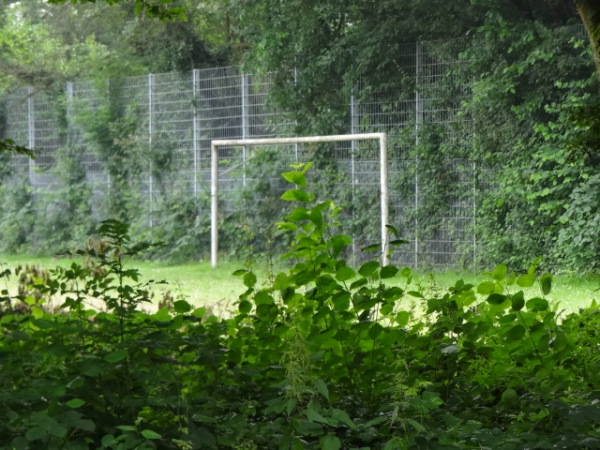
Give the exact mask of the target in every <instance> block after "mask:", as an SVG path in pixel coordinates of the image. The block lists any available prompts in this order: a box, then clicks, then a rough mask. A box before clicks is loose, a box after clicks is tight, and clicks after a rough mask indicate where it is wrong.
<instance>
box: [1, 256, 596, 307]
mask: <svg viewBox="0 0 600 450" xmlns="http://www.w3.org/2000/svg"><path fill="white" fill-rule="evenodd" d="M72 262H73V261H72V260H70V259H68V258H40V257H28V256H15V255H4V256H2V255H0V271H1V270H4V269H5V268H10V269H13V270H14V269H15V268H16V267H17V266H18V265H25V264H29V265H38V266H40V267H43V268H47V269H51V268H53V267H56V266H57V265H60V266H69V265H70V264H71V263H72ZM79 262H81V261H79ZM125 266H126V268H137V269H138V270H139V272H140V274H141V275H142V278H141V280H140V281H148V280H155V281H162V280H164V281H166V282H167V284H157V285H156V286H155V287H154V288H153V294H154V297H153V302H154V303H155V304H156V303H158V302H159V301H160V299H161V298H163V297H164V296H165V295H170V296H171V297H173V298H175V299H177V298H185V299H187V300H188V301H189V302H191V303H192V304H194V305H197V306H209V307H211V308H212V309H213V310H214V311H215V312H219V311H227V310H231V309H233V308H235V302H236V300H237V298H238V296H239V295H240V294H241V293H242V292H244V290H245V286H244V285H243V282H242V279H241V277H236V276H233V275H232V274H233V272H234V271H236V270H238V269H244V268H247V267H246V265H245V264H244V263H242V262H224V263H219V267H218V268H216V269H215V268H212V267H211V266H210V263H209V262H190V263H184V264H168V263H164V262H152V261H127V260H126V261H125ZM253 270H254V271H255V272H256V273H257V275H258V278H259V286H260V285H265V286H266V283H267V282H268V276H267V274H268V270H267V266H266V264H263V263H256V264H255V267H253ZM460 279H463V280H464V281H465V282H467V283H471V284H474V285H477V284H478V283H480V282H482V281H486V280H490V279H491V278H489V277H486V276H485V274H483V273H482V274H473V273H469V272H457V271H451V270H445V271H435V272H428V271H413V273H412V278H411V280H407V279H406V278H404V277H401V276H396V277H395V278H391V279H388V280H386V282H388V283H393V284H396V285H399V286H401V287H402V288H404V289H406V290H407V291H416V290H419V289H422V290H424V292H425V293H426V294H427V295H436V294H437V295H443V294H444V292H445V291H446V290H447V288H448V287H450V286H452V285H454V283H455V282H456V281H457V280H460ZM0 288H2V289H5V288H8V289H9V290H10V291H11V292H15V288H16V280H15V278H14V277H13V278H12V279H10V280H8V281H7V280H6V279H0ZM509 289H510V291H511V292H516V291H518V290H520V289H521V288H519V287H518V286H516V285H514V286H512V287H510V288H509ZM525 293H526V296H527V297H528V298H530V297H534V296H541V290H540V289H539V287H537V286H534V287H531V288H528V289H525ZM546 298H547V299H548V300H549V301H550V302H551V303H553V304H555V305H556V304H558V309H559V310H563V309H564V310H566V311H574V310H577V309H578V308H580V307H585V306H588V305H589V304H590V302H591V301H592V300H593V299H596V300H598V299H600V275H596V274H590V275H585V276H574V275H567V274H562V275H555V276H554V279H553V285H552V292H551V293H550V295H548V296H547V297H546ZM419 301H420V300H419V299H416V298H413V297H410V296H407V302H406V307H410V306H414V305H418V303H419Z"/></svg>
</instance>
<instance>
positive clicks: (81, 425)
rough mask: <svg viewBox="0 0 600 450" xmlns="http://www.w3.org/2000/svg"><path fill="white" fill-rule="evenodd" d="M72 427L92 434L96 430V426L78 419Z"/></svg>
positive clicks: (89, 421) (86, 420) (85, 420)
mask: <svg viewBox="0 0 600 450" xmlns="http://www.w3.org/2000/svg"><path fill="white" fill-rule="evenodd" d="M74 426H75V428H78V429H80V430H83V431H90V432H92V431H95V430H96V424H95V423H94V422H92V421H91V420H88V419H79V420H78V421H77V422H75V423H74Z"/></svg>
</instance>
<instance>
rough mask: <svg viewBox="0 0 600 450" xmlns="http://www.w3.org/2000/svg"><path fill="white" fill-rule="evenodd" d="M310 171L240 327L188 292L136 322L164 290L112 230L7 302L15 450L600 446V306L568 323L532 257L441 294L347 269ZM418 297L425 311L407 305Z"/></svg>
mask: <svg viewBox="0 0 600 450" xmlns="http://www.w3.org/2000/svg"><path fill="white" fill-rule="evenodd" d="M307 168H308V166H298V167H297V170H296V171H294V172H288V173H285V174H284V177H285V178H286V179H287V180H288V181H290V182H293V183H295V184H296V187H295V188H294V189H291V190H289V191H288V192H287V193H286V194H284V196H283V198H284V199H287V200H291V201H297V202H299V205H300V206H298V207H297V208H296V209H294V210H293V211H292V212H291V213H290V214H289V215H288V216H287V217H286V218H285V220H284V221H283V222H281V223H280V224H279V228H280V229H281V230H282V232H289V233H292V234H293V236H294V242H293V245H292V247H291V248H290V251H289V253H288V254H287V255H285V258H286V259H287V260H288V261H289V262H290V269H289V270H287V271H283V272H280V273H277V274H273V276H272V277H269V278H268V280H267V282H265V283H263V282H259V281H258V280H257V277H256V275H255V274H254V273H253V272H251V271H248V270H240V271H237V272H236V273H235V275H237V276H240V277H242V279H243V283H244V285H245V286H246V287H247V290H246V291H245V292H244V293H242V294H241V295H240V297H239V302H238V304H237V313H236V314H235V315H234V316H233V317H231V318H227V319H223V318H218V317H216V316H214V315H211V314H208V313H207V311H206V310H205V309H203V308H196V309H194V308H193V307H192V306H191V305H190V304H189V303H188V302H187V301H185V300H177V301H174V302H172V304H170V305H166V306H164V307H162V308H160V309H159V310H158V311H157V312H155V313H146V312H142V311H140V306H141V305H143V303H144V302H146V301H149V297H148V287H149V286H148V284H146V283H139V282H138V281H137V280H138V278H139V273H138V272H137V270H136V269H128V268H126V267H125V266H124V265H123V257H125V256H127V255H135V254H136V253H137V252H139V251H140V250H142V249H143V246H135V245H132V244H131V243H130V241H129V237H128V235H127V232H128V228H127V226H126V225H124V224H122V223H119V222H116V221H106V222H104V223H103V224H102V227H101V228H100V230H99V231H100V232H101V234H103V235H104V236H105V239H104V242H105V243H106V245H104V246H103V248H101V249H95V250H86V251H81V252H79V253H80V254H84V253H85V255H86V256H87V257H88V258H89V259H90V261H92V262H89V263H86V264H82V265H80V264H77V263H73V264H72V265H71V266H70V267H68V268H64V267H63V268H57V269H55V270H53V271H51V272H50V274H49V275H48V276H44V277H34V278H33V279H32V281H31V282H30V285H31V286H30V287H29V291H27V290H25V291H23V292H21V294H20V295H19V296H17V297H16V298H11V297H10V296H9V295H8V293H6V292H5V293H4V294H3V297H2V298H1V300H2V304H3V308H2V312H1V318H0V327H1V331H2V337H1V338H0V448H2V449H115V450H116V449H120V450H125V449H155V448H157V449H215V448H223V449H227V448H232V449H324V450H337V449H342V448H344V449H385V450H392V449H467V448H477V449H481V448H489V449H524V448H529V449H551V448H552V449H555V448H564V449H568V448H571V449H582V448H600V429H599V424H600V407H599V405H598V402H599V400H600V390H599V387H600V370H599V364H598V345H599V343H600V318H599V316H598V312H597V305H596V304H592V305H591V306H590V307H589V308H587V309H584V310H581V311H580V312H578V313H573V314H569V315H566V316H564V317H559V316H558V315H557V313H556V311H553V310H552V308H550V306H549V304H548V301H547V300H546V299H545V298H544V296H545V295H547V294H548V293H549V292H550V290H551V285H552V277H551V276H550V275H541V276H538V274H537V273H536V267H535V265H534V266H532V267H531V268H530V269H529V270H528V271H527V273H525V274H523V275H520V276H519V277H516V276H513V275H511V274H508V273H507V271H506V267H504V266H499V267H497V268H496V269H495V270H493V271H491V272H490V273H488V274H486V276H487V278H488V281H484V282H483V283H480V284H479V285H477V286H473V285H470V284H465V283H464V282H463V281H461V280H459V281H457V282H456V284H455V285H454V286H453V287H451V288H450V289H448V290H447V292H440V293H439V294H435V295H431V294H429V295H424V294H423V293H422V292H419V291H412V292H405V290H404V289H403V288H401V287H398V286H389V285H386V280H387V279H390V278H392V277H394V276H396V275H397V274H398V273H399V269H398V268H396V267H394V266H392V265H386V266H381V265H380V263H379V262H377V260H372V261H369V262H366V263H364V264H362V265H361V266H360V267H358V268H351V267H349V266H347V264H346V262H345V259H344V257H343V254H344V251H345V249H346V248H347V246H348V245H349V244H350V243H351V242H350V238H349V237H347V236H345V235H343V234H340V233H338V229H339V226H338V224H337V223H336V215H337V212H338V211H337V209H336V208H335V206H334V205H333V204H332V203H331V202H328V201H325V202H316V201H315V199H314V197H313V195H312V194H310V193H309V192H307V190H306V180H305V171H306V170H307ZM392 231H393V229H392ZM400 243H401V241H399V240H398V241H392V244H400ZM403 270H404V274H405V275H406V276H409V275H410V274H409V271H408V270H407V269H403ZM10 275H11V274H10V272H9V271H5V273H4V274H3V276H6V277H8V276H10ZM536 283H537V284H538V285H539V288H540V296H539V297H533V298H525V296H524V294H523V291H522V290H521V288H526V287H530V286H532V285H534V284H536ZM56 294H58V295H61V296H62V297H63V298H65V299H66V300H65V304H64V305H63V307H62V308H60V310H58V311H56V312H51V311H48V308H45V307H44V298H46V297H49V296H52V295H56ZM477 294H479V296H481V295H483V296H484V297H485V301H480V300H478V295H477ZM90 297H94V298H97V299H101V300H102V301H103V302H104V305H105V307H106V312H98V311H96V310H90V309H87V308H86V306H85V305H86V303H85V300H86V299H88V298H90ZM426 297H427V298H426ZM409 298H410V299H414V298H418V299H420V301H422V304H423V305H425V308H426V309H427V313H426V314H424V315H423V314H418V315H413V314H412V313H411V311H410V310H404V309H402V307H403V305H404V304H405V303H407V302H408V299H409ZM411 302H412V300H411Z"/></svg>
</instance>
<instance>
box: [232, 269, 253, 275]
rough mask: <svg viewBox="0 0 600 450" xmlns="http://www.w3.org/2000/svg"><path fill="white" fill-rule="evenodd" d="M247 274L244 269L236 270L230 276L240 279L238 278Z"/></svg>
mask: <svg viewBox="0 0 600 450" xmlns="http://www.w3.org/2000/svg"><path fill="white" fill-rule="evenodd" d="M248 272H249V270H246V269H238V270H236V271H235V272H233V274H232V275H233V276H234V277H240V276H242V275H245V274H247V273H248Z"/></svg>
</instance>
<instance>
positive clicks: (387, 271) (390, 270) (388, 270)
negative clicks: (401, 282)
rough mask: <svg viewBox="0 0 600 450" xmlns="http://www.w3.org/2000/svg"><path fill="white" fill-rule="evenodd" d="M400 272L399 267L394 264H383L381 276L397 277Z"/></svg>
mask: <svg viewBox="0 0 600 450" xmlns="http://www.w3.org/2000/svg"><path fill="white" fill-rule="evenodd" d="M397 273H398V268H397V267H396V266H394V265H392V264H388V265H387V266H383V267H382V268H381V272H380V276H381V278H384V279H385V278H392V277H395V276H396V274H397Z"/></svg>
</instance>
